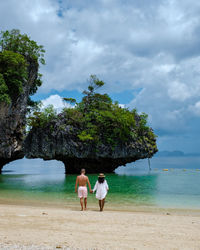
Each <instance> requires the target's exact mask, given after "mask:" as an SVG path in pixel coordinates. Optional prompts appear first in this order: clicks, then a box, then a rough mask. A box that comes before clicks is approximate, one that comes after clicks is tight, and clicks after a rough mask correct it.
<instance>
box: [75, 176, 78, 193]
mask: <svg viewBox="0 0 200 250" xmlns="http://www.w3.org/2000/svg"><path fill="white" fill-rule="evenodd" d="M77 185H78V176H77V177H76V184H75V192H76V193H77Z"/></svg>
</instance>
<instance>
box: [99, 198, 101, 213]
mask: <svg viewBox="0 0 200 250" xmlns="http://www.w3.org/2000/svg"><path fill="white" fill-rule="evenodd" d="M99 209H100V211H101V200H99Z"/></svg>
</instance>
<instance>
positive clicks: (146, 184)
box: [0, 157, 200, 210]
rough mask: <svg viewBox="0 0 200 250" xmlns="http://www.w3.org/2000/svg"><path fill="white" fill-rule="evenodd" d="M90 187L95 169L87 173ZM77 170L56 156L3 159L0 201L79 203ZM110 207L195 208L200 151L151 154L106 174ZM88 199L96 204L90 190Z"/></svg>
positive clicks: (198, 204)
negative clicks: (68, 170) (72, 171)
mask: <svg viewBox="0 0 200 250" xmlns="http://www.w3.org/2000/svg"><path fill="white" fill-rule="evenodd" d="M88 176H89V179H90V182H91V185H92V187H93V186H94V184H95V182H96V181H97V176H98V174H89V175H88ZM75 180H76V175H65V173H64V165H63V163H62V162H59V161H54V160H52V161H43V160H41V159H31V160H29V159H22V160H17V161H14V162H12V163H9V164H7V165H6V166H4V168H3V172H2V175H0V203H1V204H2V203H4V202H6V203H9V204H16V203H17V204H30V205H34V204H39V205H42V206H47V205H48V206H59V207H70V206H74V205H75V204H78V202H79V200H78V197H77V194H76V193H75V192H74V186H75ZM106 180H107V182H108V185H109V192H108V195H107V197H106V206H108V207H109V208H112V209H126V210H129V209H130V210H131V208H139V207H146V208H174V209H194V210H199V209H200V157H154V158H152V159H150V162H148V160H147V159H144V160H139V161H137V162H133V163H130V164H127V165H126V166H121V167H119V168H118V169H116V171H115V173H113V174H106ZM88 204H89V205H90V204H93V205H94V204H97V201H96V198H95V194H89V196H88Z"/></svg>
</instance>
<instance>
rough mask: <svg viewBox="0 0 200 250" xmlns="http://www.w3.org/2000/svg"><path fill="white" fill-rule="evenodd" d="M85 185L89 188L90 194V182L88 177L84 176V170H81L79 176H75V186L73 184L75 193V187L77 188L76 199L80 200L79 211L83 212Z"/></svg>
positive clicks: (85, 195) (85, 200)
mask: <svg viewBox="0 0 200 250" xmlns="http://www.w3.org/2000/svg"><path fill="white" fill-rule="evenodd" d="M87 184H88V186H89V190H90V193H92V189H91V185H90V181H89V179H88V177H87V176H86V175H85V169H81V175H79V176H77V178H76V184H75V192H76V193H77V185H78V186H79V187H78V197H79V198H80V204H81V211H83V199H84V205H85V210H86V209H87V194H88V192H87Z"/></svg>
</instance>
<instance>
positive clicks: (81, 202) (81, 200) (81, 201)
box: [80, 197, 83, 211]
mask: <svg viewBox="0 0 200 250" xmlns="http://www.w3.org/2000/svg"><path fill="white" fill-rule="evenodd" d="M80 204H81V211H83V197H82V198H80Z"/></svg>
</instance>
